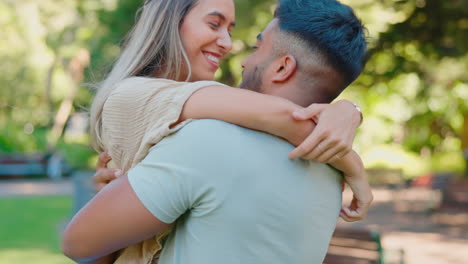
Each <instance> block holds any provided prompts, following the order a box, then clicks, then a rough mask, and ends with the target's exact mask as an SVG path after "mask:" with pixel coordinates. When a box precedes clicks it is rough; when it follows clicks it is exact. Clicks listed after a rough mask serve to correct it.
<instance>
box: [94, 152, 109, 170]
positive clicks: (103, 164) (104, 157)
mask: <svg viewBox="0 0 468 264" xmlns="http://www.w3.org/2000/svg"><path fill="white" fill-rule="evenodd" d="M111 159H112V158H111V156H110V155H109V153H107V151H104V152H101V153H99V158H98V161H97V164H96V169H97V170H100V169H103V168H107V163H109V161H110V160H111Z"/></svg>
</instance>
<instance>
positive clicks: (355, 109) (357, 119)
mask: <svg viewBox="0 0 468 264" xmlns="http://www.w3.org/2000/svg"><path fill="white" fill-rule="evenodd" d="M336 103H340V104H345V105H348V106H347V107H352V108H350V109H351V113H354V114H353V116H352V119H353V121H354V122H353V124H355V127H356V128H358V127H359V126H360V125H361V124H362V122H363V121H364V116H363V114H362V110H361V108H360V107H359V106H358V105H357V104H355V103H353V102H351V101H349V100H346V99H343V100H339V101H337V102H336Z"/></svg>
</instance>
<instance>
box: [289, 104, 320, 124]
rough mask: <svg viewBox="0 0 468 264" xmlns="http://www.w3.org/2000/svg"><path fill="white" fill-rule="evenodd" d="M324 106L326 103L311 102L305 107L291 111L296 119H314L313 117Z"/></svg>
mask: <svg viewBox="0 0 468 264" xmlns="http://www.w3.org/2000/svg"><path fill="white" fill-rule="evenodd" d="M326 106H327V104H311V105H310V106H308V107H307V108H304V109H302V110H299V111H295V112H294V113H293V117H294V118H295V119H296V120H306V119H314V117H316V116H317V115H318V114H320V113H321V112H322V111H323V110H324V109H325V107H326Z"/></svg>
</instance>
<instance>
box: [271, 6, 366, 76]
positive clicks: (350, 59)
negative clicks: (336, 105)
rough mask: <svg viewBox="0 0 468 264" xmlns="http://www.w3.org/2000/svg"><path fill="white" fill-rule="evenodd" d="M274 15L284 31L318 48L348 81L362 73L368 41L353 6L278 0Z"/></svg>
mask: <svg viewBox="0 0 468 264" xmlns="http://www.w3.org/2000/svg"><path fill="white" fill-rule="evenodd" d="M278 2H279V5H278V8H277V9H276V11H275V17H276V18H278V20H279V28H280V30H282V31H285V32H288V33H292V34H294V35H296V36H297V37H299V38H300V39H302V40H304V41H306V43H307V44H308V45H310V46H311V48H316V49H318V50H319V51H320V52H321V53H322V54H323V55H325V57H326V58H327V60H328V63H329V64H330V66H332V67H333V68H334V69H335V70H337V72H339V73H341V74H342V75H343V77H344V81H345V83H346V85H348V84H350V83H351V82H353V81H354V80H355V79H356V78H357V77H358V76H359V74H361V72H362V70H363V68H364V64H365V60H366V48H367V43H366V39H365V33H364V30H365V29H364V27H363V25H362V24H361V21H360V20H359V19H358V18H357V17H356V15H355V14H354V12H353V10H352V9H351V8H350V7H349V6H347V5H344V4H341V3H340V2H338V1H336V0H279V1H278Z"/></svg>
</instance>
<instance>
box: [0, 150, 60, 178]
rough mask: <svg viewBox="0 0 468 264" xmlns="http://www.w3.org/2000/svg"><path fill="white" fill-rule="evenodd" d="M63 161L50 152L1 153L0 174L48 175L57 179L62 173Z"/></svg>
mask: <svg viewBox="0 0 468 264" xmlns="http://www.w3.org/2000/svg"><path fill="white" fill-rule="evenodd" d="M63 170H64V161H63V159H62V158H61V157H60V156H59V155H51V154H37V155H25V154H8V155H7V154H3V155H2V156H0V176H4V177H18V176H42V175H45V176H48V177H50V178H52V179H59V178H60V177H62V175H63Z"/></svg>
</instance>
